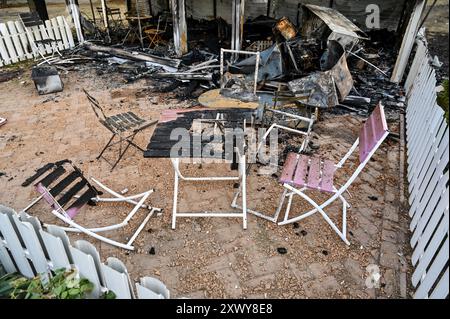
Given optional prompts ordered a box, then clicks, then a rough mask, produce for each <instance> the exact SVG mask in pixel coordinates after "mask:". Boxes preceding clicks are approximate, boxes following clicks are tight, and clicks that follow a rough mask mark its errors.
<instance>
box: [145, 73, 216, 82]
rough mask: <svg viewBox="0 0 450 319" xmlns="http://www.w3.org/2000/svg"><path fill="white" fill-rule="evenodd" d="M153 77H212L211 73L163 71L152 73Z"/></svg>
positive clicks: (186, 78)
mask: <svg viewBox="0 0 450 319" xmlns="http://www.w3.org/2000/svg"><path fill="white" fill-rule="evenodd" d="M153 77H155V78H159V79H177V80H204V81H212V79H213V75H212V73H181V72H178V73H172V72H163V73H157V74H154V75H153Z"/></svg>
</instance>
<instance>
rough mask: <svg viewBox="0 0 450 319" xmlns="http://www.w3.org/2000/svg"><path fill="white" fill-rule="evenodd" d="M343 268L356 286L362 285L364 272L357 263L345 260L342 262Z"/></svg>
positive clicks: (352, 260)
mask: <svg viewBox="0 0 450 319" xmlns="http://www.w3.org/2000/svg"><path fill="white" fill-rule="evenodd" d="M344 267H345V269H346V270H347V272H348V274H349V276H350V278H352V280H353V282H354V283H356V284H362V283H363V281H364V279H363V276H364V271H363V270H362V267H361V265H360V263H359V262H358V261H356V260H354V259H351V258H346V259H345V261H344Z"/></svg>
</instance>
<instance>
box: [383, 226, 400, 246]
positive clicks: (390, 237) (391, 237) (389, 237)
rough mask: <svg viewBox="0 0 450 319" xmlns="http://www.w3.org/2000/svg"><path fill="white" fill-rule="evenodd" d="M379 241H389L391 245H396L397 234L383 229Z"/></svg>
mask: <svg viewBox="0 0 450 319" xmlns="http://www.w3.org/2000/svg"><path fill="white" fill-rule="evenodd" d="M381 239H382V240H386V241H390V242H391V243H393V244H395V243H397V233H396V232H393V231H391V230H386V229H383V230H382V231H381Z"/></svg>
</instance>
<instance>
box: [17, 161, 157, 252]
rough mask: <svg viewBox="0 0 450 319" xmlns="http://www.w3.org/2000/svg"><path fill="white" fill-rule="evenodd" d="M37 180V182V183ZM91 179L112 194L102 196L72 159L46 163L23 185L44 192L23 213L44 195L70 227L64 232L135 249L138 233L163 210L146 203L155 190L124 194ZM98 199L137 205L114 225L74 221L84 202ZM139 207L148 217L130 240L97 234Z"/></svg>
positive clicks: (55, 212) (92, 202)
mask: <svg viewBox="0 0 450 319" xmlns="http://www.w3.org/2000/svg"><path fill="white" fill-rule="evenodd" d="M36 180H38V181H37V182H36ZM92 181H93V182H94V183H95V184H96V185H98V186H99V187H100V188H101V189H103V190H104V191H105V192H107V193H109V194H110V195H111V196H112V197H110V198H102V197H100V195H102V194H103V193H102V192H101V191H98V190H97V189H96V188H95V187H94V186H93V185H91V184H90V183H89V181H88V180H87V179H86V178H85V177H84V175H83V173H82V171H81V170H80V169H79V168H77V167H76V166H74V165H73V164H72V162H71V161H70V160H62V161H59V162H56V163H49V164H46V165H45V166H43V167H41V168H39V169H38V170H37V171H36V173H35V174H34V175H33V176H31V177H30V178H28V179H27V180H26V181H25V182H24V183H23V184H22V186H23V187H26V186H29V185H31V184H32V183H34V186H35V189H36V190H37V191H38V193H40V194H41V195H40V196H39V197H38V198H36V199H35V200H34V201H33V202H32V203H31V204H30V205H28V206H27V207H26V208H25V209H23V212H27V211H28V210H29V209H30V208H31V207H32V206H34V205H35V204H36V203H38V202H39V201H40V200H41V199H42V198H43V199H45V201H46V202H47V203H48V204H49V205H50V206H51V209H52V211H51V212H52V214H53V215H54V216H56V217H57V218H59V219H60V220H62V221H63V222H65V223H66V224H68V225H69V226H70V227H62V229H64V230H65V231H68V232H81V233H85V234H86V235H89V236H92V237H94V238H96V239H98V240H101V241H103V242H105V243H108V244H111V245H114V246H117V247H120V248H124V249H128V250H134V247H133V246H132V245H133V242H134V241H135V240H136V238H137V236H138V235H139V233H140V232H141V231H142V230H143V229H144V227H145V225H146V224H147V223H148V221H149V220H150V218H151V217H152V216H153V214H154V213H155V212H160V211H161V209H160V208H155V207H151V206H149V205H146V204H144V203H145V201H146V200H147V199H148V197H149V196H150V194H152V193H153V190H148V191H146V192H144V193H141V194H137V195H134V196H127V197H125V196H123V195H121V194H119V193H116V192H115V191H113V190H111V189H109V188H108V187H106V186H105V185H103V184H102V183H101V182H99V181H97V180H96V179H94V178H92ZM98 202H110V203H113V202H126V203H129V204H132V205H134V207H133V209H132V210H131V211H130V213H129V214H128V215H127V217H126V218H125V219H124V220H123V221H122V222H121V223H118V224H115V225H109V226H101V227H97V228H86V227H83V226H81V225H79V224H78V223H77V222H76V221H75V220H74V218H75V217H76V216H77V215H78V214H79V213H80V210H81V208H82V207H83V206H84V205H86V204H90V205H95V204H96V203H98ZM140 208H141V209H144V210H146V211H147V216H146V217H145V219H144V220H143V222H142V223H141V224H140V225H139V227H138V228H137V229H136V231H135V232H134V233H133V235H132V236H131V237H130V239H129V240H128V242H127V243H120V242H118V241H115V240H112V239H109V238H107V237H104V236H101V235H99V234H98V233H101V232H105V231H110V230H115V229H119V228H122V227H125V226H126V225H128V223H129V222H130V220H131V219H132V218H133V217H134V215H136V213H137V212H138V210H139V209H140ZM45 226H48V225H45Z"/></svg>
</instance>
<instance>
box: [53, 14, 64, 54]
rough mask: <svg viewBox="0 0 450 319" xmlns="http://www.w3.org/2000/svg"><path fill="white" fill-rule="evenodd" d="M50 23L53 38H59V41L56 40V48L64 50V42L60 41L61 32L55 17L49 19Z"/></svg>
mask: <svg viewBox="0 0 450 319" xmlns="http://www.w3.org/2000/svg"><path fill="white" fill-rule="evenodd" d="M50 23H51V25H52V30H53V34H54V39H55V40H61V41H58V50H60V51H62V50H64V42H63V41H62V36H61V32H60V31H59V26H58V21H57V20H56V18H53V19H51V20H50Z"/></svg>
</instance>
